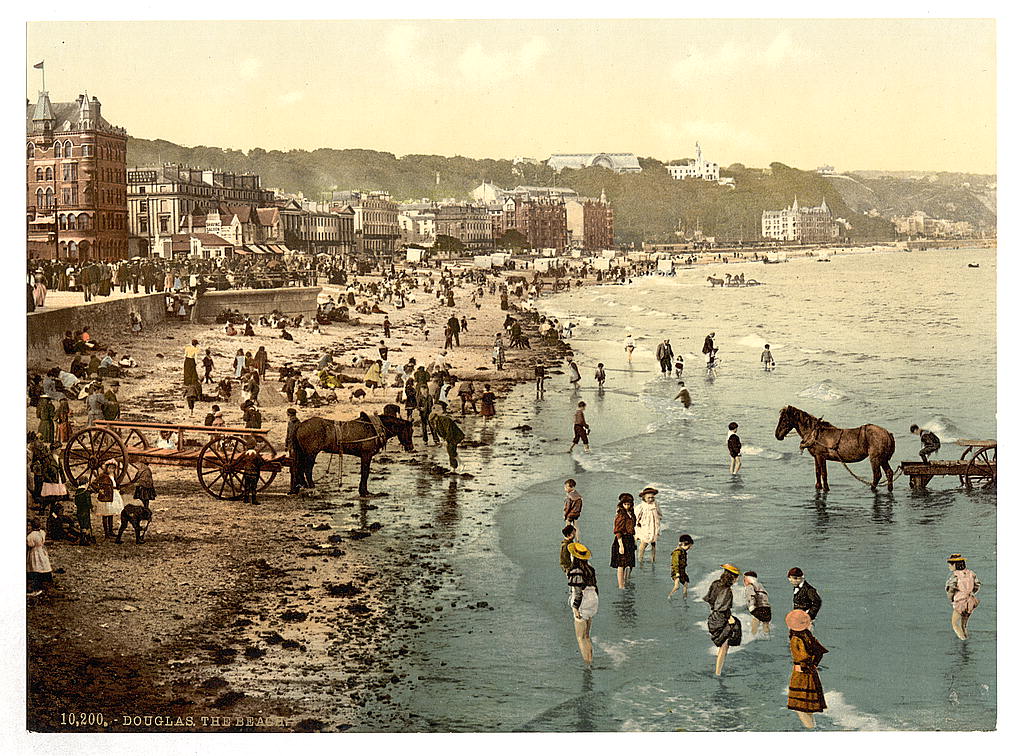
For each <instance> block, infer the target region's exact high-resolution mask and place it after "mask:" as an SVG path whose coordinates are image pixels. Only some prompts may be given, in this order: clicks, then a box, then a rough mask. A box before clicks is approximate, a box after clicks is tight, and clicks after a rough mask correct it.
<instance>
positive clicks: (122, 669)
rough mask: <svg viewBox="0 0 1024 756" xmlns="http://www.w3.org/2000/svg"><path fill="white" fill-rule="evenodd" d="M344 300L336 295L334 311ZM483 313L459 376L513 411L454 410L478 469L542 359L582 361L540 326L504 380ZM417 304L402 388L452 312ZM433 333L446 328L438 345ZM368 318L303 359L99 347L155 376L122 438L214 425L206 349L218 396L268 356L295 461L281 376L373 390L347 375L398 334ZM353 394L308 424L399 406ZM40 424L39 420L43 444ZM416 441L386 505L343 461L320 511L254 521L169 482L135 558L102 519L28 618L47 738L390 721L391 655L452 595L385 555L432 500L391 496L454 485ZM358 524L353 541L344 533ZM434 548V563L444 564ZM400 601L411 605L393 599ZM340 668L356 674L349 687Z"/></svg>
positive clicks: (385, 395) (109, 337)
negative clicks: (400, 520) (336, 379)
mask: <svg viewBox="0 0 1024 756" xmlns="http://www.w3.org/2000/svg"><path fill="white" fill-rule="evenodd" d="M360 280H367V279H366V277H363V278H361V279H360ZM338 293H339V292H338V291H337V290H336V289H334V288H333V287H326V288H325V289H324V292H323V293H322V295H321V299H326V297H327V296H329V295H332V294H333V295H335V297H337V294H338ZM470 295H471V290H470V288H469V287H468V286H463V287H458V288H456V295H455V296H456V301H455V304H456V306H455V308H454V312H455V313H457V314H459V315H463V314H464V315H465V316H466V318H467V320H468V323H469V331H468V333H467V334H464V335H462V339H461V344H462V345H461V346H460V347H457V348H455V349H453V350H450V351H449V353H448V355H447V356H446V359H447V360H448V362H449V363H451V364H452V366H453V370H452V372H453V374H455V375H456V376H457V377H458V378H459V379H460V380H461V379H468V378H472V380H473V381H474V384H475V385H476V387H477V393H478V395H479V392H480V391H482V390H483V383H484V382H485V381H486V382H489V383H491V385H492V387H493V389H494V391H495V393H496V394H498V397H499V398H498V417H497V418H493V419H489V420H486V421H485V419H484V418H482V417H480V416H478V415H472V413H471V414H470V416H467V417H466V418H462V417H461V416H460V415H459V414H458V410H457V408H455V405H454V404H453V411H454V414H455V416H456V419H457V420H458V422H459V423H460V424H461V425H462V427H463V429H464V430H465V431H466V434H467V440H466V442H465V443H464V445H463V447H464V448H463V449H462V450H461V451H460V456H466V457H468V458H471V457H472V456H473V455H474V454H477V453H479V451H478V449H479V447H480V446H481V442H480V441H479V440H475V439H477V438H478V436H479V433H478V428H479V427H482V426H483V425H484V424H485V423H488V422H489V423H490V425H491V427H493V426H494V425H495V424H496V423H500V422H501V397H502V396H503V394H504V393H505V392H506V391H507V389H508V387H509V386H510V385H511V384H512V383H513V382H515V381H517V380H521V379H524V378H529V379H532V375H533V361H534V359H537V358H540V359H543V360H544V361H545V362H547V363H548V364H549V365H551V366H552V367H555V368H556V369H557V366H558V365H560V364H561V362H562V360H563V359H564V356H563V355H564V353H565V347H564V346H563V345H562V344H560V343H557V342H555V343H550V342H549V343H547V344H545V345H541V343H540V340H539V339H537V338H536V337H535V330H536V329H535V326H534V325H532V324H530V325H526V324H525V323H524V330H525V331H526V332H527V333H529V334H530V335H531V341H532V343H533V347H534V348H533V349H531V350H522V351H521V350H515V349H506V355H507V363H506V365H505V369H504V370H503V371H501V372H498V371H496V370H495V369H494V366H493V365H492V363H491V350H492V347H493V342H494V334H495V333H497V332H499V331H501V330H502V323H503V321H504V318H505V315H506V313H505V312H503V311H502V310H501V309H500V306H499V298H498V296H497V295H487V294H485V296H484V297H483V299H482V300H481V306H480V307H479V309H478V308H477V307H476V306H474V305H473V304H471V302H470ZM415 297H416V300H417V301H415V302H410V303H409V304H408V305H407V307H406V308H404V309H395V308H394V307H391V306H389V305H388V304H386V303H385V304H382V309H383V310H384V311H385V312H386V313H387V314H388V316H389V318H390V320H391V322H392V333H391V338H390V339H388V340H387V344H388V346H389V348H390V355H389V357H390V361H391V364H392V366H393V367H392V373H391V376H390V378H393V377H394V372H393V371H394V370H395V369H396V368H395V367H394V366H396V365H397V366H398V368H399V369H400V366H401V365H402V364H404V363H405V362H406V361H407V360H408V359H409V358H410V357H415V358H416V359H417V362H418V363H420V364H429V363H430V362H431V361H432V360H433V359H434V358H435V357H436V356H437V355H438V354H439V352H440V351H441V347H442V346H443V338H444V337H443V332H444V321H445V320H446V319H447V318H448V317H449V315H450V314H451V312H452V311H453V310H452V309H451V308H448V307H444V306H442V304H441V303H440V302H439V301H438V300H437V299H436V297H434V296H433V295H432V294H429V295H428V294H424V293H423V292H422V291H421V290H417V291H416V292H415ZM420 316H422V317H423V318H424V319H425V320H426V323H427V327H428V328H429V338H428V339H426V340H425V339H424V336H423V332H422V329H421V327H420V323H419V318H420ZM357 317H358V318H359V320H360V323H359V324H358V325H355V324H332V325H331V326H328V327H324V328H323V333H322V334H319V335H317V334H313V333H310V332H309V331H308V330H306V329H291V331H292V333H293V335H294V336H295V340H294V341H284V340H281V339H279V338H276V332H275V331H272V330H271V329H269V328H262V327H260V326H258V325H257V326H256V327H255V331H256V335H255V336H254V337H249V338H245V337H241V336H235V337H230V336H227V335H225V334H224V332H223V327H222V326H219V325H195V324H189V323H177V322H167V323H166V324H161V325H159V326H156V327H153V328H150V329H148V330H146V331H144V332H143V333H142V334H139V335H136V336H131V335H130V334H129V333H127V329H126V331H125V332H122V333H93V336H94V337H95V338H96V339H98V340H99V341H100V342H101V343H102V344H103V345H109V346H110V347H112V348H114V349H116V350H117V351H118V353H119V354H124V353H126V352H127V353H128V354H130V355H131V356H132V358H133V359H135V360H136V362H137V363H138V364H139V367H137V368H134V369H130V370H128V371H127V375H126V376H125V377H123V378H121V379H120V380H119V383H120V387H119V389H118V395H119V398H120V401H121V418H122V419H135V420H147V421H158V422H170V423H183V424H184V423H191V424H202V422H203V420H202V418H203V417H204V416H205V414H206V412H208V411H209V406H210V404H209V403H203V402H200V403H198V404H197V405H196V408H195V414H194V416H192V417H190V416H189V413H188V410H187V407H186V405H185V401H184V399H183V398H182V396H181V388H182V361H183V357H182V350H183V348H184V346H185V345H186V344H188V343H189V341H190V340H191V339H192V338H195V339H197V340H198V341H199V345H200V349H201V350H202V349H206V348H207V347H209V348H210V349H211V350H212V354H213V356H214V360H215V368H214V371H213V376H214V379H215V380H217V379H219V378H222V377H225V376H226V375H228V373H229V372H230V363H231V360H232V357H233V355H234V353H235V351H236V350H237V349H239V348H241V349H244V350H246V351H252V352H253V353H255V351H256V349H257V348H258V347H259V346H261V345H263V346H265V347H266V348H267V352H268V353H269V355H270V364H269V367H268V370H267V377H266V379H265V382H264V384H263V387H262V390H261V393H260V397H259V401H260V405H261V411H262V414H263V428H264V429H266V430H268V439H269V440H270V441H271V443H272V444H274V445H275V446H276V447H277V448H279V449H280V448H283V447H284V434H285V425H286V414H285V411H286V409H287V408H288V406H289V405H288V402H287V399H286V397H285V396H284V395H283V393H282V391H281V385H282V384H281V383H279V382H278V380H277V369H278V367H279V366H280V365H281V364H282V363H283V362H291V363H293V364H294V365H298V366H300V367H301V368H302V371H303V375H304V376H306V377H310V378H314V379H315V365H316V361H317V360H318V359H319V357H320V355H321V354H322V352H323V350H324V349H329V350H331V351H332V353H334V355H335V360H336V362H337V363H338V364H339V365H340V366H341V368H340V372H342V373H347V374H351V375H353V376H354V377H359V378H361V377H362V371H361V370H359V371H356V370H349V369H345V367H344V366H345V365H346V364H347V363H349V362H350V361H351V359H352V357H353V356H357V357H373V358H376V357H377V345H378V344H379V342H380V341H381V340H382V338H383V333H382V328H381V323H382V321H383V317H384V316H383V314H376V315H370V316H366V315H360V316H357ZM69 359H70V358H66V359H65V357H64V355H63V354H59V355H53V360H54V361H53V362H52V363H47V364H40V365H30V366H29V368H30V370H42V369H46V368H48V367H52V366H53V364H62V365H63V364H64V363H65V362H66V361H67V360H69ZM388 382H389V383H390V382H391V381H390V380H389V381H388ZM107 383H109V381H107ZM236 387H237V384H236ZM355 387H356V385H350V386H347V387H346V388H342V389H339V390H338V394H339V396H340V397H342V400H341V401H340V402H338V403H337V404H332V405H328V406H325V407H321V408H318V409H312V408H298V410H299V418H300V419H306V418H308V417H311V416H313V415H319V416H321V417H326V418H331V419H350V418H354V417H356V416H357V415H358V414H359V412H361V411H366V412H376V411H380V409H381V408H382V407H383V405H384V404H385V403H387V402H393V401H394V400H395V398H396V395H397V394H398V392H399V389H397V388H390V387H389V388H387V389H386V390H385V389H380V390H378V391H377V392H376V396H367V397H365V399H363V400H362V401H359V402H356V403H352V402H351V401H350V400H349V399H348V396H349V394H350V389H351V388H355ZM240 400H241V397H240V396H239V393H238V391H237V388H236V392H235V393H234V394H233V396H232V401H231V403H230V404H227V403H221V404H222V408H223V410H224V414H225V420H226V423H227V425H228V426H241V425H242V421H241V414H242V413H241V410H240V409H239V408H238V401H240ZM72 412H73V413H74V417H73V421H74V424H75V429H76V430H77V429H78V428H80V427H82V426H83V425H84V421H85V418H84V406H83V404H82V403H81V402H73V403H72ZM37 424H38V421H37V420H36V418H35V414H34V408H29V411H28V416H27V428H28V429H29V430H34V429H35V427H36V425H37ZM415 430H416V433H417V436H416V450H415V451H414V452H412V453H408V452H405V451H404V450H402V449H401V447H400V445H399V444H398V443H397V441H392V442H391V444H390V446H389V447H388V449H386V451H385V453H383V454H381V455H378V457H376V458H375V460H374V463H373V466H372V469H371V479H370V481H371V482H370V489H371V491H373V492H374V493H375V494H377V496H375V497H373V498H371V499H360V498H359V497H358V496H357V488H356V486H357V483H358V460H356V459H354V458H351V457H349V458H346V459H345V460H344V461H343V463H342V465H341V466H340V470H339V464H338V459H339V458H337V457H333V458H332V457H331V455H326V454H324V455H321V458H320V461H319V462H318V465H317V469H316V476H317V489H316V493H315V494H312V493H303V494H302V495H299V496H288V495H286V492H287V490H288V471H287V470H283V471H282V472H281V474H279V476H278V478H277V479H276V480H275V481H274V483H273V484H271V486H270V487H269V488H268V489H267V490H266V491H265V492H263V493H262V494H261V495H260V505H259V506H257V507H255V508H254V507H251V506H247V505H244V504H243V503H241V502H235V501H221V500H217V499H214V498H212V497H209V496H207V495H206V493H205V492H204V491H203V490H202V489H201V488H200V487H199V485H198V483H197V480H196V473H195V470H194V469H192V468H182V467H157V466H154V467H153V470H154V477H155V483H156V490H157V492H158V493H157V499H156V500H155V501H154V502H153V505H152V508H153V512H154V519H153V522H152V525H151V526H150V529H149V533H148V537H147V540H146V542H145V543H144V544H142V545H137V544H135V543H134V541H133V538H132V537H131V531H130V529H129V531H128V532H127V533H126V535H125V539H124V543H122V544H120V545H118V544H115V543H114V542H113V540H112V539H109V538H107V539H105V538H103V536H102V528H101V526H100V522H99V517H97V516H95V514H94V518H93V520H94V533H96V534H97V535H98V537H97V541H98V543H97V544H96V545H95V546H78V545H73V544H70V543H67V542H50V543H48V549H49V551H50V555H51V560H52V562H53V566H54V570H55V573H56V574H55V581H56V585H57V586H58V590H56V591H54V592H53V593H52V594H49V595H44V596H42V597H37V598H31V599H30V600H29V607H28V642H29V660H30V664H29V673H30V684H29V691H30V692H29V697H30V699H29V712H30V713H29V722H28V725H29V728H30V729H32V730H40V731H69V730H75V731H103V730H118V731H123V730H135V731H167V730H168V729H170V730H174V731H193V730H195V731H205V730H209V731H223V730H225V729H228V730H232V731H244V730H261V731H262V730H280V731H296V730H299V731H303V730H306V731H321V730H328V731H337V730H346V729H349V728H351V727H358V726H359V725H360V723H361V721H362V713H361V712H363V711H364V710H365V707H366V706H367V705H368V703H370V702H373V703H374V705H375V707H376V708H377V709H378V710H386V707H387V705H388V702H389V701H390V699H391V692H389V691H392V690H393V689H394V688H395V686H398V685H401V684H403V677H404V673H403V672H401V671H400V670H398V669H397V668H396V666H395V662H396V661H400V660H401V658H402V657H403V655H405V654H406V653H408V649H407V648H405V649H403V648H394V649H390V648H388V647H387V646H388V643H389V641H390V639H391V638H392V636H393V630H394V628H395V626H396V623H401V624H402V626H403V627H405V628H408V627H409V625H410V623H417V622H426V621H428V620H429V616H430V614H431V611H428V610H427V609H425V608H424V604H423V602H424V600H425V598H426V597H428V596H429V595H430V594H432V593H433V592H434V591H436V589H437V585H438V583H437V581H438V580H439V577H438V573H439V571H441V570H443V567H440V566H437V565H432V566H430V565H426V563H425V562H424V561H423V560H425V559H427V556H426V555H425V554H423V553H420V554H401V553H398V552H397V550H396V549H395V548H394V547H387V551H388V553H385V552H383V551H381V550H376V549H374V546H373V544H374V543H375V541H376V540H377V539H375V538H374V536H375V535H376V534H377V533H378V532H380V531H381V530H382V529H386V528H389V527H391V525H392V522H389V517H388V515H387V511H388V510H389V509H394V510H396V511H400V510H403V509H404V505H405V503H406V502H407V501H411V500H412V499H414V498H415V497H416V493H415V492H413V491H408V490H401V491H399V490H393V489H391V487H390V486H389V485H388V483H387V482H386V481H388V479H389V478H390V477H391V476H392V473H393V472H394V471H395V469H396V467H397V466H398V465H402V466H407V467H409V468H417V469H418V470H420V471H425V472H426V474H429V475H431V476H433V477H435V478H438V479H443V478H444V477H445V476H446V475H448V474H449V473H448V469H447V466H446V463H447V456H446V454H445V452H444V450H443V447H437V446H434V445H433V444H430V445H427V446H425V447H424V445H423V444H422V442H421V440H420V437H419V435H418V433H419V430H418V426H417V428H416V429H415ZM203 441H205V437H204V438H203ZM329 460H330V461H329ZM438 463H443V464H444V466H442V465H439V464H438ZM339 473H340V476H341V477H340V480H339V477H338V476H339ZM461 475H462V476H468V477H472V476H471V475H469V474H468V473H461ZM345 518H348V521H350V523H351V526H350V527H347V528H342V527H339V522H340V521H344V519H345ZM430 541H431V542H430V543H429V544H427V548H425V549H417V551H422V552H430V551H436V550H437V549H438V548H439V547H440V544H439V543H438V542H437V541H436V540H434V539H430ZM354 545H358V546H359V548H358V549H353V548H352V546H354ZM392 551H394V552H395V553H390V552H392ZM410 572H413V573H415V575H414V577H410V576H409V573H410ZM398 584H401V585H403V590H402V591H401V593H400V594H396V593H395V591H394V590H393V589H394V586H395V585H398ZM338 664H342V665H343V667H344V670H345V674H344V675H343V676H340V677H339V675H338V673H337V669H336V666H337V665H338ZM129 701H130V702H132V703H131V704H130V706H129V705H127V704H126V702H129ZM69 711H79V712H98V713H100V714H102V718H101V719H100V720H99V721H98V722H95V721H94V722H92V723H85V724H77V723H74V722H69V721H67V715H66V712H69ZM140 717H141V718H140ZM147 717H148V718H147ZM94 719H95V718H94Z"/></svg>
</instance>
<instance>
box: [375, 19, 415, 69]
mask: <svg viewBox="0 0 1024 756" xmlns="http://www.w3.org/2000/svg"><path fill="white" fill-rule="evenodd" d="M422 36H423V32H422V31H421V30H420V29H417V28H416V27H415V26H409V25H407V24H406V25H402V26H395V27H393V28H392V29H391V31H389V32H388V34H387V36H386V37H385V38H384V45H383V47H384V53H385V54H386V55H387V56H388V57H389V58H391V60H392V61H393V62H395V63H397V64H399V65H409V64H412V63H415V62H416V61H415V53H416V47H417V45H418V44H419V40H420V38H421V37H422Z"/></svg>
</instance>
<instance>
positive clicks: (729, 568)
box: [722, 562, 740, 575]
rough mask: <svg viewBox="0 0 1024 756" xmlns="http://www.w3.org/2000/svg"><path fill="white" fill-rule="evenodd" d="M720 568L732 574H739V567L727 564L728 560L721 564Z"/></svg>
mask: <svg viewBox="0 0 1024 756" xmlns="http://www.w3.org/2000/svg"><path fill="white" fill-rule="evenodd" d="M722 569H723V570H725V571H726V572H731V573H732V574H733V575H739V574H740V568H739V567H735V566H733V565H731V564H729V563H728V562H726V563H725V564H723V565H722Z"/></svg>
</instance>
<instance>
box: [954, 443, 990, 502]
mask: <svg viewBox="0 0 1024 756" xmlns="http://www.w3.org/2000/svg"><path fill="white" fill-rule="evenodd" d="M960 483H961V484H962V485H963V487H964V488H966V489H967V490H968V491H970V490H972V489H974V488H989V487H993V488H994V487H995V485H996V447H994V446H992V447H986V448H984V449H979V450H978V451H977V452H976V453H975V454H974V456H973V457H971V461H970V462H969V463H968V464H967V472H966V473H965V474H963V475H961V476H960Z"/></svg>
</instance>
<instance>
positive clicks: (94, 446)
mask: <svg viewBox="0 0 1024 756" xmlns="http://www.w3.org/2000/svg"><path fill="white" fill-rule="evenodd" d="M111 460H113V461H114V462H116V463H117V482H118V484H119V485H120V483H121V482H122V481H123V480H124V477H125V472H126V471H127V470H128V452H127V450H126V449H125V447H124V443H123V442H122V441H121V439H120V438H119V437H118V435H117V434H116V433H114V432H113V431H111V430H109V429H107V428H83V429H82V430H80V431H78V432H77V433H74V434H72V436H71V438H70V439H68V444H67V446H66V447H65V448H64V474H65V475H67V477H68V480H69V481H70V480H78V479H79V478H81V477H83V476H85V477H86V478H88V479H90V480H91V479H92V478H94V477H96V475H98V474H99V472H100V471H101V470H102V469H103V465H105V464H106V463H107V462H109V461H111Z"/></svg>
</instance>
